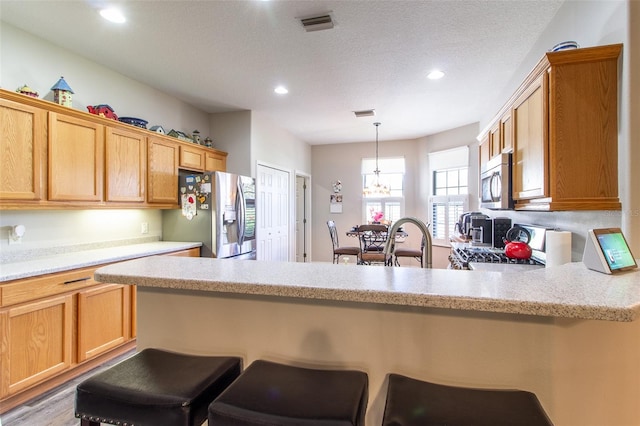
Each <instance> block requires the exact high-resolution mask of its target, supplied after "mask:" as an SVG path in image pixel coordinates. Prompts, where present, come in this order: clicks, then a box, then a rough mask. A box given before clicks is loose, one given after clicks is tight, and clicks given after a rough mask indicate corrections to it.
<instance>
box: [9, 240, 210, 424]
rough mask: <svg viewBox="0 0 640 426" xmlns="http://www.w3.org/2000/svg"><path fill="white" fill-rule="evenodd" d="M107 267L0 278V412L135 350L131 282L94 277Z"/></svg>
mask: <svg viewBox="0 0 640 426" xmlns="http://www.w3.org/2000/svg"><path fill="white" fill-rule="evenodd" d="M167 254H168V255H171V256H190V257H198V256H200V248H199V247H196V248H191V249H186V250H179V251H175V252H171V253H167ZM104 265H106V263H105V264H102V265H96V266H92V267H88V268H78V269H73V270H68V271H64V272H59V273H53V274H47V275H39V276H34V277H31V278H24V279H18V280H14V281H7V282H3V283H0V414H2V413H4V412H6V411H8V410H10V409H12V408H14V407H17V406H18V405H20V404H23V403H24V402H26V401H28V400H30V399H32V398H35V397H38V396H39V395H41V394H42V393H44V392H46V391H48V390H50V389H52V388H54V387H56V386H58V385H60V384H62V383H64V382H66V381H68V380H70V379H72V378H74V377H76V376H78V375H80V374H82V373H84V372H86V371H88V370H90V369H92V368H94V367H96V366H98V365H100V364H102V363H104V362H105V361H108V360H109V359H111V358H114V357H116V356H118V355H120V354H122V353H124V352H126V351H129V350H131V349H134V348H135V344H136V341H135V338H136V286H134V285H122V284H109V283H99V282H96V281H95V280H94V279H93V274H94V272H95V270H96V269H98V268H99V267H101V266H104Z"/></svg>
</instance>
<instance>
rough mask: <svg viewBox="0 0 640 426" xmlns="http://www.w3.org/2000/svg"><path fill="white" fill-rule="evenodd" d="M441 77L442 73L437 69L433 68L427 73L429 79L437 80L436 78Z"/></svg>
mask: <svg viewBox="0 0 640 426" xmlns="http://www.w3.org/2000/svg"><path fill="white" fill-rule="evenodd" d="M442 77H444V73H443V72H442V71H439V70H433V71H431V72H430V73H429V74H428V75H427V78H428V79H430V80H438V79H441V78H442Z"/></svg>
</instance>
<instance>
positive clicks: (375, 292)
mask: <svg viewBox="0 0 640 426" xmlns="http://www.w3.org/2000/svg"><path fill="white" fill-rule="evenodd" d="M235 262H237V261H235ZM254 262H255V261H254ZM122 265H123V264H120V265H115V266H119V267H118V269H120V270H123V269H122V268H123V266H122ZM131 266H132V268H131V269H130V270H131V274H129V273H125V274H119V273H118V272H117V271H113V269H112V268H110V267H105V268H100V269H99V270H98V271H96V274H95V277H96V279H97V280H99V281H103V282H115V283H122V284H126V283H135V284H136V285H138V286H140V287H149V288H158V289H167V290H171V289H173V290H186V291H189V290H195V291H201V292H212V293H220V294H234V295H253V296H267V297H274V298H294V299H296V298H297V299H307V300H309V299H310V300H323V301H335V302H355V303H371V304H380V305H394V306H413V307H424V308H443V309H452V310H461V311H477V312H493V313H504V314H519V315H533V316H540V317H555V318H575V319H585V320H604V321H614V322H631V321H635V320H637V318H638V311H639V310H640V302H638V303H632V304H629V305H625V306H613V305H611V306H608V305H606V304H600V305H598V304H597V303H598V301H596V302H595V303H596V304H590V305H588V304H581V303H578V302H572V301H568V302H565V303H561V302H557V301H556V302H550V301H544V300H535V299H531V298H530V297H529V296H527V297H524V296H523V297H522V298H520V299H518V298H517V295H515V296H510V297H505V298H496V297H490V296H487V297H478V296H474V295H469V294H459V295H457V294H438V293H434V292H429V291H423V292H421V291H416V290H414V289H410V290H407V291H402V290H393V289H392V288H393V285H389V286H388V287H389V288H385V287H384V286H383V287H382V289H379V288H378V289H376V288H366V287H364V286H363V287H362V288H357V285H356V286H354V287H352V288H344V287H343V288H338V287H337V286H336V285H334V284H326V282H327V280H326V279H324V278H319V279H317V280H316V283H315V284H308V283H306V284H304V285H298V284H287V283H283V284H278V283H277V282H276V280H274V279H273V278H271V279H262V278H260V279H258V280H256V281H255V282H252V281H250V280H247V279H246V277H243V278H240V279H238V280H237V282H234V281H233V278H231V279H229V278H228V277H226V278H224V279H223V278H220V279H218V278H216V276H215V274H213V273H210V274H209V275H208V277H207V278H202V279H201V278H199V277H190V276H189V272H181V273H180V274H179V276H178V275H177V276H174V277H170V276H167V277H162V276H160V275H159V274H158V273H156V272H153V273H151V275H147V276H145V273H144V271H137V272H136V271H135V266H134V265H131ZM332 267H333V268H336V267H337V266H336V265H332V266H327V268H332ZM125 268H126V265H125ZM279 268H284V267H282V266H280V267H279ZM298 268H299V266H296V267H292V270H299V269H298ZM316 268H321V267H319V266H316ZM346 268H355V269H353V270H349V269H347V270H345V272H346V271H349V273H350V274H353V273H354V271H357V270H358V268H367V267H361V266H353V267H346ZM369 268H370V267H369ZM110 269H111V270H110ZM188 269H189V268H185V271H186V270H188ZM285 269H286V268H285ZM390 269H394V268H390ZM396 269H402V268H396ZM405 269H406V270H408V269H410V268H405ZM326 270H327V271H331V270H332V269H326ZM360 270H361V271H362V272H365V273H366V271H367V270H366V269H360ZM212 271H213V270H212ZM418 271H419V270H418ZM418 271H411V272H410V273H411V274H412V275H415V274H419V272H418ZM431 271H438V270H431ZM456 272H460V271H445V270H442V271H440V272H437V273H436V274H437V275H441V274H444V276H446V274H448V273H456ZM390 273H391V274H392V275H393V274H394V272H390ZM398 273H400V274H403V273H406V272H404V271H403V272H398ZM472 273H473V274H478V278H481V277H482V279H487V280H493V279H494V278H496V277H499V276H501V275H504V276H505V277H509V276H508V274H501V273H481V272H472ZM479 274H484V275H482V276H481V275H479ZM490 274H492V275H490ZM393 277H394V278H393V279H394V280H398V277H397V276H395V275H394V276H393ZM429 277H430V278H429V279H436V278H437V279H441V278H442V277H439V276H435V277H433V276H429ZM323 280H324V281H323ZM504 280H505V281H507V280H508V279H507V278H504Z"/></svg>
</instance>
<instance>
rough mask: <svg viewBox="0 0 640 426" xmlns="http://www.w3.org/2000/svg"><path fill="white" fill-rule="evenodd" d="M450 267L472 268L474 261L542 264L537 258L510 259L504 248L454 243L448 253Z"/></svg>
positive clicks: (483, 262) (504, 263)
mask: <svg viewBox="0 0 640 426" xmlns="http://www.w3.org/2000/svg"><path fill="white" fill-rule="evenodd" d="M449 262H450V264H451V268H452V269H474V268H473V265H472V264H474V263H482V264H485V263H489V264H502V265H533V266H544V263H542V262H541V261H540V260H538V259H534V258H530V259H512V258H509V257H507V255H506V254H504V249H498V248H494V247H486V246H484V247H483V246H471V245H469V244H455V245H454V246H453V247H452V248H451V254H449Z"/></svg>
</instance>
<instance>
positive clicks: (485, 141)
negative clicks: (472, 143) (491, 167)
mask: <svg viewBox="0 0 640 426" xmlns="http://www.w3.org/2000/svg"><path fill="white" fill-rule="evenodd" d="M490 159H491V142H489V135H488V134H486V135H485V136H484V138H482V140H481V141H480V155H479V162H480V173H482V171H484V169H485V166H486V164H487V162H488V161H489V160H490Z"/></svg>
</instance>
